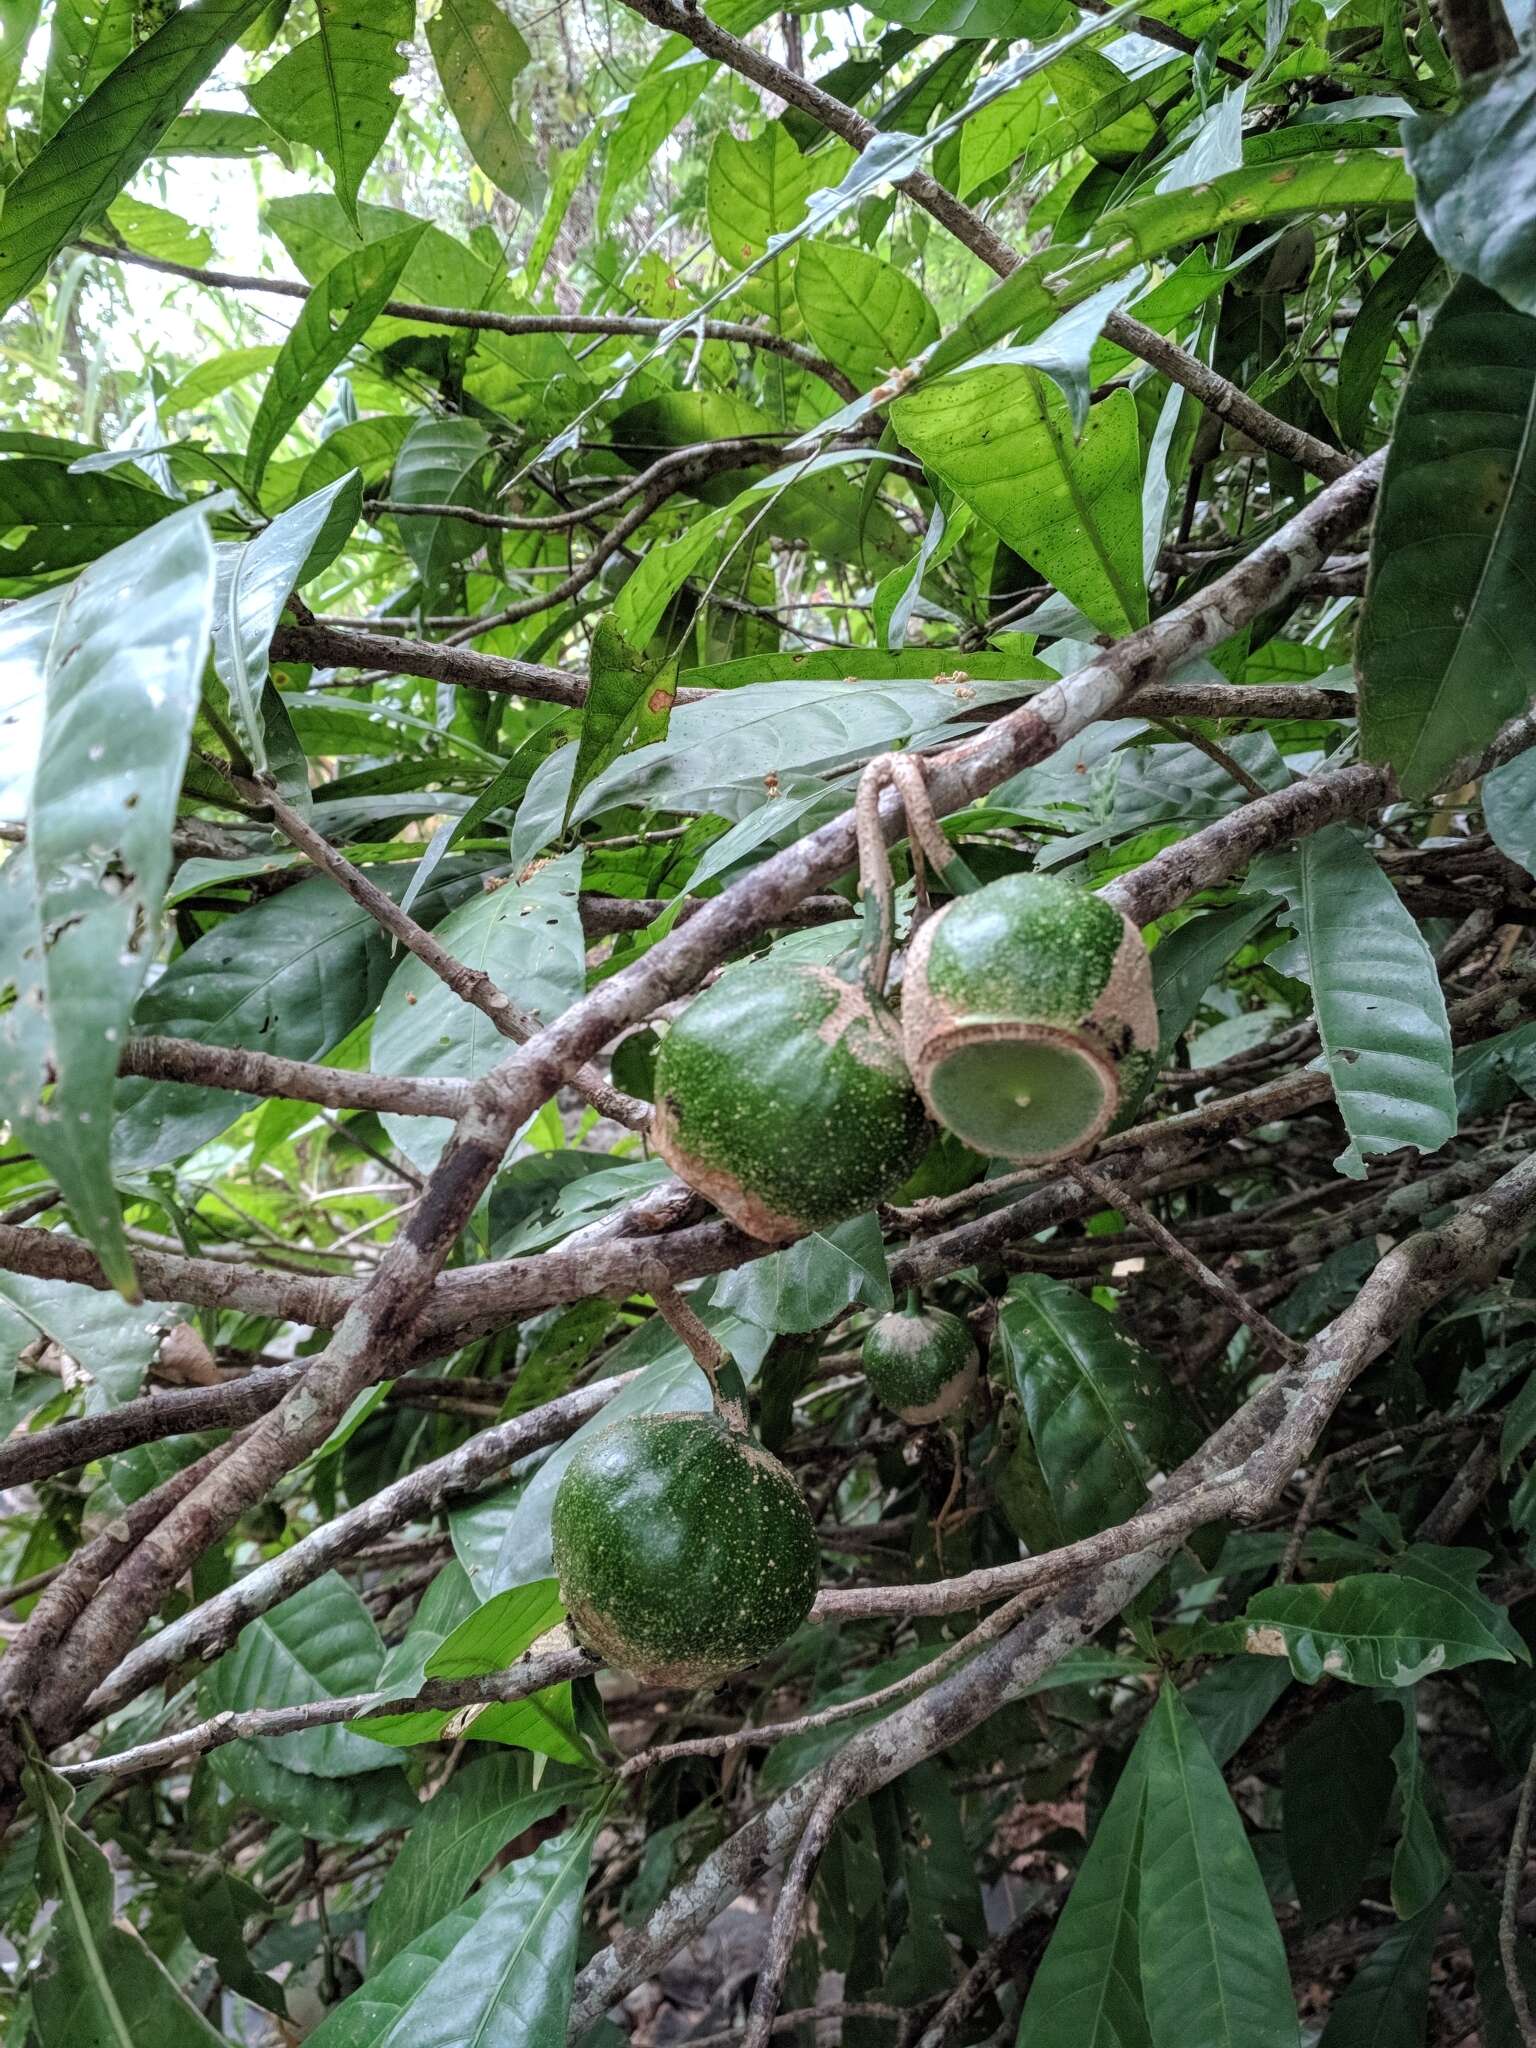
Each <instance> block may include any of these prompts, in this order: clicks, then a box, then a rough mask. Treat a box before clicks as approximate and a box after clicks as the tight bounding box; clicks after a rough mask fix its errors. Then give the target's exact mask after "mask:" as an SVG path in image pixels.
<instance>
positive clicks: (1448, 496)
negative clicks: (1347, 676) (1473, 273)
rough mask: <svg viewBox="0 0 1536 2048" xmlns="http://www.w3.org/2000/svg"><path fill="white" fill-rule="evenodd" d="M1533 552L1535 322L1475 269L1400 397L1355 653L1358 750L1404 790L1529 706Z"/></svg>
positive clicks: (1427, 784)
mask: <svg viewBox="0 0 1536 2048" xmlns="http://www.w3.org/2000/svg"><path fill="white" fill-rule="evenodd" d="M1533 549H1536V318H1532V317H1531V316H1530V315H1528V314H1523V313H1517V312H1514V311H1512V310H1511V309H1510V308H1509V307H1508V306H1507V305H1506V304H1505V303H1504V302H1503V301H1502V300H1501V299H1500V298H1499V297H1498V296H1497V294H1496V293H1494V292H1491V291H1489V290H1488V289H1487V288H1486V287H1485V286H1483V285H1481V284H1479V283H1478V282H1477V281H1476V280H1475V279H1474V278H1470V277H1464V278H1462V279H1460V280H1459V281H1458V283H1457V284H1456V286H1455V288H1454V289H1453V290H1452V292H1451V295H1450V297H1449V298H1448V299H1447V300H1446V301H1445V303H1444V305H1443V306H1442V307H1441V308H1440V311H1439V313H1438V314H1437V315H1436V317H1435V323H1434V326H1433V327H1432V328H1431V329H1430V332H1429V336H1428V338H1427V339H1426V341H1425V342H1424V344H1423V346H1422V348H1421V349H1420V350H1419V353H1418V356H1417V358H1416V359H1415V362H1414V367H1413V373H1412V375H1411V376H1410V378H1409V380H1408V386H1407V389H1406V390H1405V392H1404V393H1403V397H1402V401H1401V403H1400V404H1399V406H1398V410H1397V418H1396V422H1395V425H1394V428H1393V434H1392V443H1391V448H1390V451H1389V453H1388V456H1387V467H1386V472H1385V474H1384V476H1383V477H1382V484H1381V498H1380V501H1379V503H1378V506H1377V510H1376V519H1375V526H1374V530H1373V533H1372V539H1371V563H1370V572H1369V576H1368V579H1367V583H1366V596H1365V609H1364V612H1363V615H1362V617H1361V621H1360V636H1359V643H1358V647H1357V650H1356V660H1357V664H1358V667H1359V672H1360V733H1361V744H1362V747H1363V748H1364V751H1365V753H1366V754H1367V756H1368V757H1369V758H1370V759H1371V760H1374V761H1386V762H1389V763H1390V764H1391V766H1392V767H1393V769H1394V770H1395V771H1396V774H1397V778H1398V780H1399V782H1400V783H1401V784H1402V786H1403V790H1404V792H1405V794H1407V795H1408V796H1427V795H1429V794H1431V793H1432V792H1433V791H1435V790H1437V789H1439V788H1442V787H1443V786H1444V785H1445V784H1446V782H1447V780H1448V779H1450V778H1452V777H1453V775H1454V772H1455V770H1456V769H1457V767H1458V766H1460V765H1462V764H1464V763H1465V762H1466V761H1467V759H1468V758H1469V757H1470V756H1471V755H1474V754H1475V753H1476V752H1477V750H1478V748H1479V747H1481V746H1482V745H1484V743H1485V742H1486V741H1487V740H1488V739H1490V738H1491V737H1492V735H1493V734H1494V732H1495V731H1497V729H1498V727H1499V726H1500V725H1501V724H1502V723H1503V721H1504V720H1505V719H1506V718H1509V717H1512V716H1513V715H1514V714H1515V713H1516V712H1519V711H1521V710H1523V709H1524V707H1525V704H1526V701H1527V699H1528V697H1529V695H1530V686H1529V675H1530V670H1531V666H1532V663H1533V662H1536V608H1533V606H1532V604H1531V574H1530V562H1531V559H1532V551H1533Z"/></svg>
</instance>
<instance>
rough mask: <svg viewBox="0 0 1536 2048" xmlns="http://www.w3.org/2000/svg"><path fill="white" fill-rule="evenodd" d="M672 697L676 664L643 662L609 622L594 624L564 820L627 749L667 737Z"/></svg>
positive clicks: (567, 820) (675, 689) (674, 690)
mask: <svg viewBox="0 0 1536 2048" xmlns="http://www.w3.org/2000/svg"><path fill="white" fill-rule="evenodd" d="M676 695H677V662H676V659H675V658H674V659H673V660H671V661H661V662H657V661H648V660H646V659H645V657H644V656H643V655H639V654H637V653H636V652H635V650H634V649H633V648H632V647H631V646H630V644H629V642H628V641H627V640H626V639H625V638H624V635H623V634H622V633H621V632H620V631H619V629H618V627H617V626H616V625H615V624H614V622H613V620H612V619H611V618H602V619H599V620H598V622H597V625H596V627H595V629H594V631H593V634H592V652H591V655H590V657H589V659H588V662H587V699H586V702H585V704H584V705H583V706H582V711H581V732H580V735H579V737H578V741H577V746H576V764H575V766H574V767H573V769H572V770H571V789H570V795H569V796H568V797H567V798H566V801H565V820H566V823H567V824H568V823H569V822H570V816H571V811H572V809H573V807H574V806H575V803H576V799H577V798H578V797H579V796H580V795H581V792H582V791H583V790H584V789H585V788H586V787H587V784H588V783H589V782H595V781H596V780H597V778H598V776H599V775H601V774H602V773H603V771H604V769H605V768H609V767H611V766H612V765H613V763H614V762H615V761H616V760H617V759H618V758H619V756H620V754H623V753H627V752H629V751H630V749H631V748H634V747H644V746H650V745H652V744H653V743H655V742H656V741H659V740H664V739H665V738H666V736H667V722H668V719H669V718H670V716H671V712H672V704H673V700H674V699H675V697H676Z"/></svg>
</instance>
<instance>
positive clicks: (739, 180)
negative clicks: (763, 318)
mask: <svg viewBox="0 0 1536 2048" xmlns="http://www.w3.org/2000/svg"><path fill="white" fill-rule="evenodd" d="M853 154H854V153H853V151H852V150H851V149H850V148H849V146H848V145H847V143H845V142H833V143H832V144H831V145H830V146H829V147H827V148H825V149H821V150H818V151H817V152H816V153H815V154H814V155H811V156H802V155H801V153H800V151H799V150H798V149H796V147H795V145H794V143H793V142H792V141H791V140H790V137H789V135H788V133H787V131H786V130H785V129H783V128H781V127H780V126H779V124H778V123H777V122H776V121H775V122H771V123H770V124H769V125H768V126H767V127H766V128H764V129H763V130H762V131H761V132H760V133H759V134H757V135H754V136H752V137H750V138H749V139H748V140H747V141H745V142H743V141H741V140H739V139H738V138H737V137H736V136H734V135H732V134H731V132H730V130H729V129H722V130H721V131H720V133H719V134H718V135H717V136H716V137H715V143H714V148H713V149H712V150H711V151H710V155H709V180H708V185H707V190H706V200H705V203H706V208H707V212H708V216H709V236H710V240H711V241H712V242H713V243H714V245H715V251H716V254H717V255H719V257H720V258H721V260H722V261H723V262H725V263H728V264H729V265H730V266H731V268H732V269H733V270H742V269H745V268H746V266H747V265H748V264H752V263H756V262H758V261H759V260H760V259H761V258H762V257H763V256H764V255H765V254H766V252H767V248H768V243H769V240H770V238H771V237H772V236H774V235H782V234H784V233H786V232H787V231H788V230H789V229H791V228H794V227H798V226H799V225H800V223H801V222H802V221H803V219H804V217H805V202H806V201H807V199H809V198H810V196H811V194H812V193H813V192H816V191H819V190H820V189H821V188H822V187H823V186H827V185H835V184H836V183H837V181H838V179H839V178H841V177H842V175H843V173H844V172H845V171H846V170H847V168H848V166H849V164H850V163H852V161H853ZM747 292H748V294H749V295H750V296H752V297H753V301H754V303H764V304H767V305H769V306H777V305H779V304H781V303H788V301H789V297H790V277H789V266H788V263H787V261H786V260H785V259H783V258H779V259H778V260H776V261H775V262H773V263H771V264H769V265H768V266H767V268H766V269H764V270H762V271H761V272H759V274H758V275H757V276H756V277H755V278H754V279H753V280H752V281H751V283H750V284H749V285H748V286H747Z"/></svg>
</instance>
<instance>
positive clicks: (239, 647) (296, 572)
mask: <svg viewBox="0 0 1536 2048" xmlns="http://www.w3.org/2000/svg"><path fill="white" fill-rule="evenodd" d="M361 509H362V480H361V478H360V477H359V476H358V474H357V472H356V470H352V471H350V472H349V473H348V474H347V475H346V476H344V477H341V478H339V479H338V480H337V481H336V482H335V483H333V484H330V485H328V486H327V487H326V489H324V490H323V491H316V492H315V493H314V495H313V496H312V497H308V498H303V499H301V500H300V501H299V503H298V504H297V505H291V506H290V507H289V508H288V510H287V511H286V512H280V513H279V514H278V515H277V517H276V518H275V519H274V520H272V522H271V523H270V524H269V525H268V526H266V527H264V528H263V529H262V531H261V532H260V533H259V534H257V536H256V538H255V539H254V540H251V541H247V542H245V544H244V545H243V546H240V547H230V548H224V549H221V550H220V553H219V564H218V571H219V573H218V588H217V592H216V594H215V597H214V607H213V665H214V668H215V669H216V670H217V671H218V676H219V680H220V682H222V683H223V685H224V687H225V689H226V690H227V691H228V692H229V708H230V711H231V712H232V714H233V717H234V725H235V731H236V734H237V735H238V737H239V740H240V743H241V745H242V746H243V747H244V748H245V750H246V754H247V756H248V758H249V760H250V763H251V766H252V767H253V768H255V769H256V770H257V771H258V772H259V773H260V774H265V773H266V772H267V769H268V766H269V762H268V756H267V728H266V720H265V717H264V715H263V712H262V692H263V690H264V689H265V687H266V681H267V669H268V659H269V654H270V650H271V645H272V634H273V632H274V630H275V628H276V626H277V622H278V619H279V618H280V616H281V614H282V609H283V606H284V605H285V604H286V603H287V602H288V599H289V597H290V595H291V594H292V593H293V592H294V591H295V590H297V589H298V587H299V585H300V584H301V583H302V582H303V581H304V579H305V571H306V565H307V564H308V563H309V561H310V558H311V556H312V554H313V553H314V551H315V549H316V547H317V545H321V544H324V545H329V539H328V533H329V532H331V531H336V532H339V534H340V536H341V538H342V539H343V540H344V539H345V536H346V535H347V534H348V533H350V532H351V530H352V527H353V525H354V524H355V523H356V520H357V517H358V514H359V512H360V511H361ZM333 552H339V548H338V549H333Z"/></svg>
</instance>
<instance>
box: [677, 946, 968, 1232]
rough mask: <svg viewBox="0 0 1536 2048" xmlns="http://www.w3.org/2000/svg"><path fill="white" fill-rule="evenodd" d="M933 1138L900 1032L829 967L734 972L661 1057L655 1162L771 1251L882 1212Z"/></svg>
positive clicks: (780, 963)
mask: <svg viewBox="0 0 1536 2048" xmlns="http://www.w3.org/2000/svg"><path fill="white" fill-rule="evenodd" d="M931 1136H932V1132H931V1130H930V1127H929V1124H928V1120H927V1117H926V1116H925V1115H924V1112H923V1105H922V1103H921V1102H920V1101H919V1100H918V1096H917V1091H916V1090H915V1089H914V1088H913V1086H912V1080H911V1076H910V1075H909V1074H908V1072H907V1069H906V1066H905V1064H904V1062H903V1060H902V1057H901V1041H900V1037H899V1035H898V1033H897V1030H896V1027H895V1025H894V1023H893V1022H892V1021H891V1019H890V1018H889V1017H888V1016H887V1015H886V1014H885V1012H884V1011H883V1010H877V1009H876V1008H875V1007H874V1006H873V1005H872V1004H871V1003H870V1000H869V998H868V996H867V995H866V994H865V993H864V991H863V989H862V988H860V987H858V986H857V985H855V984H854V983H851V982H847V981H843V980H842V979H841V978H840V977H839V976H838V975H836V974H834V973H833V972H832V970H831V969H830V968H829V967H814V966H811V965H809V964H807V963H806V962H804V961H785V960H754V961H750V962H748V963H747V964H746V965H745V966H742V967H736V968H732V969H731V971H730V972H729V973H727V974H723V975H722V976H721V977H720V979H719V980H718V981H717V982H716V983H715V985H714V987H713V988H710V989H706V990H705V992H704V994H703V995H701V996H699V997H698V998H697V1000H696V1001H694V1002H692V1003H690V1004H689V1006H688V1008H687V1009H686V1010H685V1011H684V1012H683V1014H682V1016H681V1017H679V1018H678V1020H677V1022H676V1023H675V1024H674V1025H673V1026H672V1029H671V1030H670V1031H669V1032H668V1033H667V1035H666V1038H665V1039H664V1040H663V1042H662V1047H661V1051H660V1053H659V1054H658V1055H657V1059H656V1116H655V1119H654V1123H653V1126H652V1142H653V1143H654V1145H655V1147H656V1150H657V1151H658V1152H659V1153H660V1154H661V1156H662V1158H663V1159H665V1160H666V1162H667V1164H668V1165H669V1166H670V1167H671V1168H672V1170H673V1172H674V1173H677V1174H679V1175H680V1176H681V1177H682V1178H683V1179H684V1180H685V1181H687V1182H688V1184H689V1186H690V1187H695V1188H697V1189H698V1190H699V1192H700V1193H701V1194H704V1195H708V1197H709V1198H710V1200H711V1201H712V1202H714V1203H715V1204H716V1205H717V1206H718V1207H719V1208H721V1209H723V1210H724V1212H725V1214H726V1215H727V1216H729V1217H730V1219H731V1221H732V1222H733V1223H736V1224H738V1225H739V1226H740V1227H741V1229H743V1230H745V1231H746V1232H747V1233H748V1234H749V1235H750V1236H752V1237H756V1238H759V1239H761V1240H762V1241H763V1242H764V1243H766V1244H783V1243H785V1242H787V1240H788V1239H790V1238H793V1237H800V1236H802V1235H803V1234H804V1233H805V1232H806V1231H808V1230H819V1229H822V1228H824V1227H825V1226H826V1225H827V1224H829V1223H838V1222H841V1220H842V1219H843V1218H844V1217H845V1216H856V1215H858V1214H859V1213H860V1211H862V1210H865V1209H872V1208H873V1207H874V1206H875V1204H876V1203H877V1202H882V1201H884V1200H885V1199H886V1198H887V1197H888V1196H889V1195H891V1194H892V1193H893V1192H894V1191H895V1189H897V1188H898V1187H899V1186H900V1185H901V1183H902V1182H903V1181H904V1180H905V1179H906V1177H907V1175H908V1174H909V1173H911V1171H912V1170H913V1168H914V1167H915V1166H916V1165H917V1163H918V1161H919V1160H920V1159H921V1158H922V1156H923V1153H924V1152H925V1151H926V1149H927V1146H928V1141H929V1139H930V1137H931Z"/></svg>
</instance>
